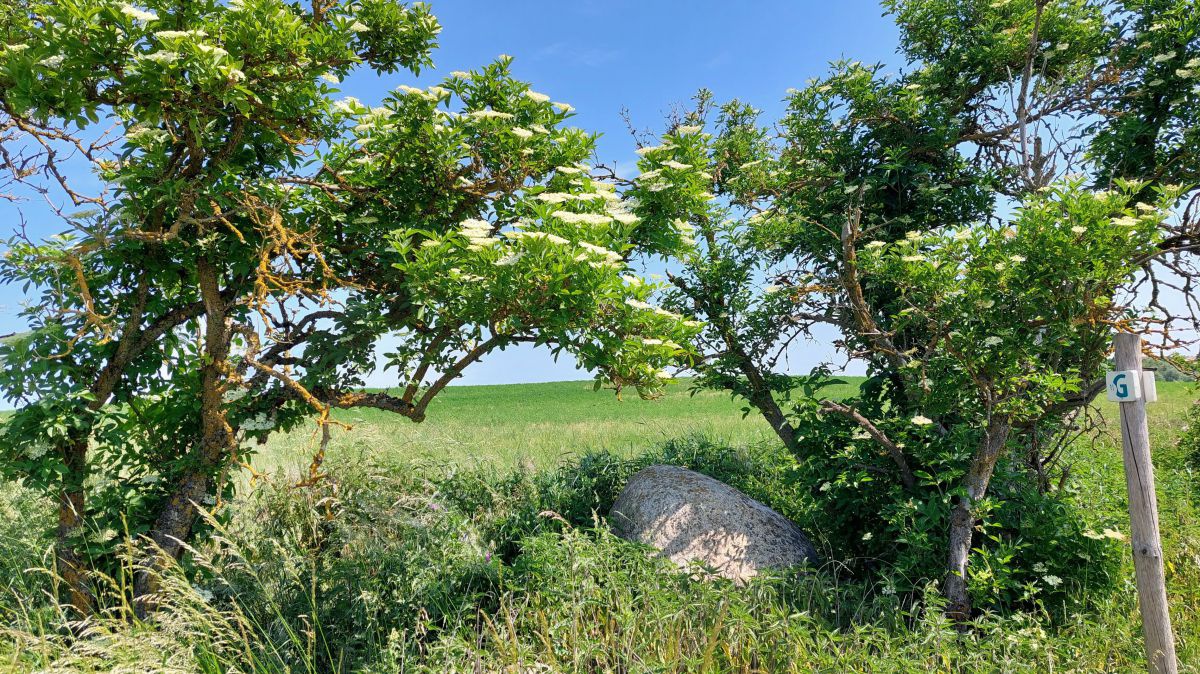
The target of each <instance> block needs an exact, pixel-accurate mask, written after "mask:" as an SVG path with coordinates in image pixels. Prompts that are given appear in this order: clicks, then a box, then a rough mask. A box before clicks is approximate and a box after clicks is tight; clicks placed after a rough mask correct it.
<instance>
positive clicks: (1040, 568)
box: [1033, 562, 1046, 573]
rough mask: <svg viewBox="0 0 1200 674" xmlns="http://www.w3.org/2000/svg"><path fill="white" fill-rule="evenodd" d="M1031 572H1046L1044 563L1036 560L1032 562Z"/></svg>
mask: <svg viewBox="0 0 1200 674" xmlns="http://www.w3.org/2000/svg"><path fill="white" fill-rule="evenodd" d="M1033 572H1034V573H1046V565H1045V564H1043V563H1042V562H1038V563H1036V564H1034V565H1033Z"/></svg>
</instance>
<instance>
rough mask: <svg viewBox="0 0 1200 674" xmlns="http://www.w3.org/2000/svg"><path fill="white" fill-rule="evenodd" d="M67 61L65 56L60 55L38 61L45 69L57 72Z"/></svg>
mask: <svg viewBox="0 0 1200 674" xmlns="http://www.w3.org/2000/svg"><path fill="white" fill-rule="evenodd" d="M65 60H66V57H65V56H62V55H61V54H58V55H55V56H48V57H46V58H44V59H42V60H41V61H38V65H39V66H43V67H45V68H49V69H51V70H57V69H58V67H59V66H61V65H62V64H63V61H65Z"/></svg>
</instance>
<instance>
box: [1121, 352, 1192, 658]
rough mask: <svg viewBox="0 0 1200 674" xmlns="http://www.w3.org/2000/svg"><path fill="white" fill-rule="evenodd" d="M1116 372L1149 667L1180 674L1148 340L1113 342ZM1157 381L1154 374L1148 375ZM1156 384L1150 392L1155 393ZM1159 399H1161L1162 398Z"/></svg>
mask: <svg viewBox="0 0 1200 674" xmlns="http://www.w3.org/2000/svg"><path fill="white" fill-rule="evenodd" d="M1113 345H1114V346H1115V347H1116V367H1117V371H1116V372H1109V373H1108V378H1107V383H1108V399H1109V400H1112V401H1115V402H1117V403H1118V409H1119V410H1120V413H1121V446H1122V452H1123V457H1124V461H1125V486H1126V488H1127V489H1128V492H1129V524H1130V540H1131V541H1132V544H1133V570H1134V574H1135V575H1136V576H1137V590H1138V606H1139V608H1140V609H1141V612H1142V633H1143V634H1144V635H1145V637H1146V664H1147V666H1148V667H1149V669H1150V672H1151V674H1177V673H1178V672H1179V663H1178V662H1177V661H1176V659H1175V639H1174V637H1173V636H1172V633H1171V614H1170V612H1169V611H1168V610H1167V582H1166V577H1165V575H1164V574H1163V553H1162V540H1161V538H1160V536H1159V533H1158V500H1157V498H1156V497H1155V495H1154V464H1153V463H1152V462H1151V461H1150V426H1149V423H1148V421H1147V418H1146V398H1147V397H1149V396H1143V395H1142V385H1143V384H1144V380H1143V371H1142V338H1141V337H1139V336H1138V335H1134V334H1129V333H1121V334H1119V335H1117V336H1116V337H1114V338H1113ZM1148 374H1150V375H1151V376H1153V375H1154V373H1153V372H1150V373H1148ZM1153 385H1154V382H1153V381H1150V386H1148V387H1147V391H1152V390H1153V388H1152V387H1153ZM1156 397H1157V396H1156Z"/></svg>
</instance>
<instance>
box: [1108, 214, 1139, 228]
mask: <svg viewBox="0 0 1200 674" xmlns="http://www.w3.org/2000/svg"><path fill="white" fill-rule="evenodd" d="M1138 222H1140V221H1139V220H1138V219H1137V218H1135V217H1132V216H1129V215H1125V216H1122V217H1120V218H1113V224H1114V225H1116V226H1118V227H1136V226H1137V225H1138Z"/></svg>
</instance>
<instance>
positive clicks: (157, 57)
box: [138, 51, 179, 63]
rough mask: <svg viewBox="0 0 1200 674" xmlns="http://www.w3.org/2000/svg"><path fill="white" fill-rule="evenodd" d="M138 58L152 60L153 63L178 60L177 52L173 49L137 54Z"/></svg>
mask: <svg viewBox="0 0 1200 674" xmlns="http://www.w3.org/2000/svg"><path fill="white" fill-rule="evenodd" d="M138 58H139V59H144V60H146V61H153V62H154V63H174V62H176V61H178V60H179V53H178V52H173V51H156V52H153V53H150V54H143V55H139V56H138Z"/></svg>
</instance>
